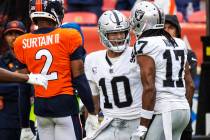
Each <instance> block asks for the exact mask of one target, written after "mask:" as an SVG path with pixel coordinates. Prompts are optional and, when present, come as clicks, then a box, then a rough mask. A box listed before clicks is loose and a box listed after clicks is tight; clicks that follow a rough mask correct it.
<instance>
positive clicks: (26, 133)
mask: <svg viewBox="0 0 210 140" xmlns="http://www.w3.org/2000/svg"><path fill="white" fill-rule="evenodd" d="M20 140H36V136H35V135H34V134H33V132H32V131H31V128H22V129H21V135H20Z"/></svg>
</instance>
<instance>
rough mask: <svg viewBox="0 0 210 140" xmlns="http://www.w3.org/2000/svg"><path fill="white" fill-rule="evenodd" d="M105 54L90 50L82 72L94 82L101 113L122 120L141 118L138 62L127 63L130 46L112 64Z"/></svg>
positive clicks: (130, 50)
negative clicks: (98, 95)
mask: <svg viewBox="0 0 210 140" xmlns="http://www.w3.org/2000/svg"><path fill="white" fill-rule="evenodd" d="M106 53H107V51H106V50H102V51H97V52H93V53H91V54H89V55H87V57H86V59H85V74H86V76H87V79H88V80H89V81H91V82H94V83H95V84H96V85H97V89H98V91H99V94H100V108H101V110H102V112H103V114H104V115H105V116H108V117H113V118H120V119H125V120H131V119H136V118H140V110H141V104H142V101H141V95H142V85H141V81H140V70H139V66H138V64H137V63H135V62H130V59H131V53H132V48H130V47H129V48H127V49H126V50H125V51H124V52H123V53H122V55H121V56H119V58H118V60H117V61H116V62H115V63H113V64H111V62H110V59H109V58H108V57H107V54H106Z"/></svg>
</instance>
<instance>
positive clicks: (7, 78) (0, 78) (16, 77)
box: [0, 68, 29, 83]
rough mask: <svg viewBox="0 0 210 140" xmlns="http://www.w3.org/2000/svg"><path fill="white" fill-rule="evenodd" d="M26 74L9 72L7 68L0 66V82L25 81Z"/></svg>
mask: <svg viewBox="0 0 210 140" xmlns="http://www.w3.org/2000/svg"><path fill="white" fill-rule="evenodd" d="M28 79H29V77H28V75H26V74H20V73H14V72H10V71H8V70H5V69H2V68H0V82H20V83H21V82H22V83H24V82H27V81H28Z"/></svg>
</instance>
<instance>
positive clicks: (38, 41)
mask: <svg viewBox="0 0 210 140" xmlns="http://www.w3.org/2000/svg"><path fill="white" fill-rule="evenodd" d="M59 42H60V41H59V34H51V35H47V36H39V37H34V38H26V39H23V40H22V44H23V46H22V47H23V49H26V48H33V47H42V46H47V45H52V44H57V43H59Z"/></svg>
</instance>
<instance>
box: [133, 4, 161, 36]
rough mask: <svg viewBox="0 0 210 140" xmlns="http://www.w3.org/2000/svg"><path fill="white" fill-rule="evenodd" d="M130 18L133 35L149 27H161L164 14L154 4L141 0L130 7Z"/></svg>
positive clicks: (139, 33)
mask: <svg viewBox="0 0 210 140" xmlns="http://www.w3.org/2000/svg"><path fill="white" fill-rule="evenodd" d="M130 20H131V21H130V22H131V27H132V29H133V31H134V33H135V35H136V36H140V35H141V34H142V33H143V32H145V31H147V30H150V29H163V28H164V22H165V16H164V13H163V11H162V10H161V9H159V8H158V7H157V6H156V5H155V4H153V3H150V2H147V1H141V2H137V3H136V4H135V5H134V7H133V8H132V10H131V18H130Z"/></svg>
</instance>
